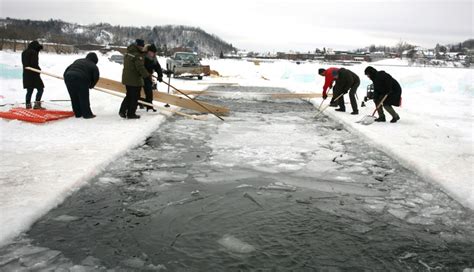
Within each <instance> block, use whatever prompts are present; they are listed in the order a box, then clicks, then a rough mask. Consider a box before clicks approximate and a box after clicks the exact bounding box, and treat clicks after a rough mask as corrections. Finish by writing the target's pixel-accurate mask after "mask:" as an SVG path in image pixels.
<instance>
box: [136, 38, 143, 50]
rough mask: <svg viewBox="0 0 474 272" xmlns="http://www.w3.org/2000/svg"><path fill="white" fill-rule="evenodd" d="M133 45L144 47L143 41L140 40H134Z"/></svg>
mask: <svg viewBox="0 0 474 272" xmlns="http://www.w3.org/2000/svg"><path fill="white" fill-rule="evenodd" d="M135 44H136V45H137V46H139V47H142V48H143V47H145V41H144V40H142V39H136V40H135Z"/></svg>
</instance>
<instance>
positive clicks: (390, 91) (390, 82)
mask: <svg viewBox="0 0 474 272" xmlns="http://www.w3.org/2000/svg"><path fill="white" fill-rule="evenodd" d="M364 73H365V74H366V75H367V76H368V77H369V78H370V80H372V82H373V83H374V102H375V105H376V106H377V105H378V104H379V103H380V101H382V99H383V97H384V96H385V95H387V98H386V99H385V101H384V102H383V108H385V110H386V111H387V112H388V113H390V115H391V116H392V120H391V121H390V123H396V122H397V121H398V120H400V116H399V115H398V113H397V112H395V110H394V109H393V107H392V106H397V107H398V106H400V102H401V96H402V87H400V84H399V83H398V81H396V80H395V79H394V78H393V77H392V76H391V75H389V74H388V73H386V72H385V71H377V70H376V69H375V68H374V67H372V66H368V67H367V68H365V71H364ZM383 108H382V107H379V108H378V109H377V112H378V114H379V117H378V118H377V119H375V121H376V122H385V114H384V112H383Z"/></svg>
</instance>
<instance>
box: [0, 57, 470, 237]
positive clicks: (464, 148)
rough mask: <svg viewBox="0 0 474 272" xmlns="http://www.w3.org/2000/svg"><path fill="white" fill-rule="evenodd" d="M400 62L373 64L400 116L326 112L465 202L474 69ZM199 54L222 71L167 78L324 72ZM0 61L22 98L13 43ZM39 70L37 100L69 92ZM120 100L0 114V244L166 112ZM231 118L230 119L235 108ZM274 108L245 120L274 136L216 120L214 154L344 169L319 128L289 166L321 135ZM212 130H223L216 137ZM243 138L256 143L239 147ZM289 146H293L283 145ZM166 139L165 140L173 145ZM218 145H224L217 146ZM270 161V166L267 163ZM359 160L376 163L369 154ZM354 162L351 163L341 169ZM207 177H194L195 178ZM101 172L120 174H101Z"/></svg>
mask: <svg viewBox="0 0 474 272" xmlns="http://www.w3.org/2000/svg"><path fill="white" fill-rule="evenodd" d="M84 56H85V54H82V55H56V54H49V53H41V54H40V66H41V67H42V69H43V70H45V71H49V72H52V73H55V74H59V75H61V74H62V73H63V71H64V69H65V68H66V67H67V66H68V65H69V64H70V63H72V62H73V61H74V60H75V59H77V58H79V57H84ZM107 57H108V56H107V55H101V54H99V63H98V66H99V68H100V71H101V75H102V76H104V77H108V78H112V79H116V80H119V79H120V76H121V71H122V66H121V65H119V64H116V63H111V62H109V61H108V60H107ZM160 62H161V63H162V64H163V63H164V62H165V61H164V59H162V58H160ZM403 62H404V61H400V60H385V61H383V62H380V63H378V64H379V66H377V69H380V70H385V71H387V72H388V73H390V74H391V75H392V76H393V77H394V78H396V79H397V80H398V81H399V82H400V84H401V85H402V88H403V106H402V107H401V108H397V109H396V110H397V111H398V112H399V114H400V116H401V120H400V121H399V122H398V123H396V124H390V123H374V124H371V125H369V126H363V125H360V124H357V123H355V121H357V120H359V119H360V118H361V116H363V115H366V114H368V113H371V111H372V110H373V108H374V106H373V105H372V103H371V102H369V103H367V104H368V106H367V107H366V108H360V112H361V113H360V115H359V116H352V115H350V114H347V113H346V114H343V113H335V112H334V111H333V110H332V109H331V108H329V109H328V110H326V111H325V114H327V115H330V116H332V117H333V118H336V119H337V120H339V121H340V122H341V123H342V124H343V125H344V127H347V128H349V129H350V131H351V132H353V133H357V134H358V135H362V136H363V137H365V138H366V139H367V140H368V142H370V143H371V144H373V145H374V146H375V147H377V148H380V149H382V150H383V151H385V152H387V153H388V154H389V155H391V156H392V157H394V158H396V159H397V160H398V161H400V162H401V163H402V164H403V165H404V166H406V167H408V168H410V169H413V170H414V171H416V172H417V173H419V174H420V175H422V176H423V177H424V178H426V179H427V180H429V181H433V182H435V183H436V184H439V186H441V188H443V189H444V190H445V191H446V192H448V193H449V194H450V195H451V196H452V197H454V198H455V199H456V200H457V201H459V202H460V203H462V204H463V205H464V206H466V207H470V208H471V209H472V208H474V183H473V181H472V177H473V176H474V168H473V167H472V165H474V151H473V148H474V145H473V126H472V124H473V123H474V122H473V117H474V116H473V112H472V108H473V105H472V104H473V97H474V96H473V94H474V87H473V85H472V78H473V75H474V70H473V69H447V68H420V67H402V66H393V65H394V64H396V65H398V64H402V65H405V64H406V63H403ZM206 64H209V65H211V67H212V69H213V70H217V71H218V72H219V74H221V75H223V77H221V78H213V77H206V78H204V79H203V80H202V81H191V80H176V82H175V83H174V85H175V86H177V87H178V88H180V89H185V90H202V89H203V88H205V87H206V85H204V84H201V83H212V84H218V83H226V82H237V83H238V84H239V85H242V86H264V87H283V88H287V89H289V90H291V91H293V92H298V93H300V92H318V93H319V92H321V89H322V86H323V80H324V79H323V78H322V77H320V76H319V75H317V73H316V72H317V69H318V68H320V67H322V68H327V67H328V66H327V65H320V64H316V63H302V64H301V65H297V64H295V63H292V62H289V61H275V62H273V63H261V65H259V66H256V65H254V64H253V63H252V62H246V61H236V60H227V59H226V60H206ZM375 64H377V63H375ZM367 65H368V64H367V63H363V64H361V65H354V66H351V67H350V68H349V69H351V70H353V71H354V72H356V73H357V74H358V75H360V78H361V87H360V88H359V91H358V95H359V98H361V97H363V96H364V94H365V87H366V86H367V84H369V83H370V81H369V80H368V79H367V78H366V77H365V76H364V75H363V74H364V73H363V70H364V69H365V67H366V66H367ZM383 65H387V66H383ZM0 68H1V69H2V74H1V75H0V84H1V86H2V89H1V90H0V100H1V103H23V102H24V95H25V91H24V90H23V89H22V82H21V78H19V76H18V71H20V70H21V58H20V52H16V53H13V52H8V51H1V52H0ZM3 71H8V72H5V73H3ZM7 74H8V75H7ZM10 75H12V76H10ZM42 78H43V81H44V82H45V85H46V88H45V93H44V96H43V98H44V100H46V101H49V100H51V99H69V96H68V94H67V91H66V89H65V86H64V83H63V82H62V81H60V80H57V79H53V78H49V77H46V76H42ZM264 78H265V79H264ZM159 90H162V91H164V90H166V87H165V86H164V85H163V84H159ZM242 96H244V94H242ZM420 98H423V103H420V102H419V101H420ZM310 101H311V102H312V103H313V104H314V105H315V106H316V107H317V106H319V104H320V102H321V100H320V99H311V100H310ZM120 102H121V99H120V98H115V97H111V96H109V95H106V94H103V93H99V92H96V91H91V105H92V110H93V111H94V113H95V114H97V116H98V117H97V118H95V119H93V120H83V119H67V120H62V121H57V122H52V123H49V124H45V125H33V124H28V123H24V122H19V121H5V120H0V138H1V144H0V152H1V154H2V156H3V158H7V159H3V160H1V162H0V172H1V173H2V176H1V177H0V214H1V215H2V216H1V217H0V226H1V227H0V228H1V230H0V245H1V244H4V243H5V242H6V241H7V240H8V239H10V238H12V237H14V236H16V235H17V234H19V233H20V232H22V231H24V230H26V229H28V227H29V226H30V225H31V224H32V223H33V222H34V221H35V220H36V219H38V218H39V217H40V216H41V215H43V214H45V213H46V212H47V211H48V210H50V209H51V208H53V207H55V206H57V205H58V204H60V203H61V202H62V201H63V200H64V198H65V197H67V196H68V195H69V194H71V193H72V192H74V191H75V190H77V188H80V187H81V186H83V185H84V184H86V183H87V181H88V180H89V179H90V178H91V177H93V176H94V175H96V174H97V173H98V172H100V171H101V169H103V168H104V167H105V166H106V165H108V164H109V163H111V162H113V161H114V159H115V158H117V157H118V156H120V155H121V154H123V153H124V152H125V151H126V150H128V149H129V148H131V147H133V146H136V145H137V144H139V143H140V142H143V141H144V140H145V139H146V137H147V136H148V135H149V134H150V133H151V132H152V131H154V130H155V129H156V128H158V127H159V124H160V122H162V121H163V120H164V117H163V116H162V115H159V114H150V113H148V114H145V113H143V114H142V115H143V118H141V119H140V120H135V121H133V122H132V121H128V120H122V119H121V118H119V117H118V115H117V109H118V107H119V105H120ZM45 106H46V107H49V108H55V109H63V110H64V109H70V105H69V104H68V103H67V102H66V103H63V102H47V103H45ZM348 106H349V105H348ZM3 109H5V110H6V109H7V108H3ZM3 109H2V110H3ZM139 114H140V112H139ZM234 118H236V120H238V118H239V117H238V116H237V117H234ZM281 118H282V120H287V123H286V124H285V125H279V126H272V125H271V124H265V123H263V122H255V124H253V125H258V126H262V128H263V129H264V131H265V132H266V133H267V134H268V135H271V136H272V137H269V138H266V139H262V138H261V137H258V133H256V132H255V131H252V130H247V131H242V130H241V129H242V126H241V125H240V124H239V123H238V122H233V123H232V124H228V123H225V122H224V123H221V124H220V125H219V128H218V135H216V138H215V139H213V140H211V142H214V144H215V147H216V148H218V149H220V150H219V152H218V154H219V155H217V156H216V157H215V158H214V160H213V161H214V162H215V163H219V164H221V165H222V167H229V166H235V165H236V163H237V162H238V163H239V164H243V165H245V166H246V167H249V168H253V169H260V170H266V171H268V172H269V173H278V172H298V174H301V175H302V176H311V175H314V174H315V173H324V172H326V171H335V170H338V169H339V170H340V169H342V166H340V165H337V164H335V163H333V162H331V161H330V160H331V159H332V158H334V157H336V156H338V155H340V151H342V149H343V147H342V146H332V145H331V144H330V139H324V138H323V139H318V141H321V142H323V143H322V144H324V141H326V142H327V143H326V144H327V148H325V149H324V148H323V149H322V150H320V151H321V152H317V153H316V154H310V156H311V163H308V164H306V165H300V166H294V165H296V164H292V165H293V166H292V167H288V165H289V164H288V162H292V163H294V162H298V161H303V158H306V157H304V156H307V155H303V154H307V153H306V152H307V151H308V150H318V149H320V147H316V145H318V144H321V142H319V143H318V144H317V143H315V142H314V135H310V134H308V133H306V131H292V129H294V126H293V125H292V124H291V120H293V119H292V118H294V117H293V116H284V115H282V116H281ZM250 125H252V124H250ZM321 130H324V128H321ZM217 139H220V140H222V142H220V143H221V144H220V143H219V142H218V141H217ZM345 140H348V139H345ZM349 140H350V139H349ZM244 141H245V142H250V143H253V144H254V146H253V147H250V148H247V149H240V148H239V146H240V144H241V143H242V142H244ZM263 142H265V143H268V142H269V143H270V145H268V146H271V148H270V147H268V148H259V145H260V144H261V143H263ZM289 146H291V147H292V149H293V150H298V152H288V150H289V149H288V148H287V147H289ZM169 148H170V150H172V149H173V148H174V147H173V146H170V147H169ZM226 152H227V155H224V154H225V153H226ZM158 155H159V154H158ZM235 158H237V159H238V160H235ZM281 158H285V159H281ZM267 162H268V163H267ZM270 163H271V164H272V165H273V166H272V167H271V168H268V165H269V164H270ZM366 163H367V164H371V165H374V166H375V165H376V163H375V162H373V161H366ZM239 166H240V165H239ZM360 169H361V168H357V166H353V167H351V168H350V169H349V170H352V171H357V170H360ZM381 173H382V174H383V172H381ZM345 174H347V175H342V174H340V176H341V178H342V179H341V181H344V179H346V181H347V178H354V177H353V176H351V175H350V174H351V173H350V172H345ZM182 177H184V176H182ZM205 179H206V177H202V180H203V181H204V180H205ZM209 179H210V180H213V181H219V177H217V176H216V177H215V178H214V179H213V178H212V175H210V176H209ZM100 182H104V183H108V182H111V183H112V182H119V180H107V179H102V180H100ZM292 185H294V186H299V185H297V184H292ZM432 197H433V196H432ZM429 199H430V196H428V195H420V196H419V200H416V199H413V200H412V205H418V204H420V203H423V202H425V201H428V200H429ZM433 199H435V198H434V197H433ZM371 205H375V207H376V209H375V210H380V208H381V205H379V204H371ZM369 209H370V208H369ZM433 215H434V214H433Z"/></svg>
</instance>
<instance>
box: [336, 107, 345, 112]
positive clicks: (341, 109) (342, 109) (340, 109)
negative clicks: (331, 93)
mask: <svg viewBox="0 0 474 272" xmlns="http://www.w3.org/2000/svg"><path fill="white" fill-rule="evenodd" d="M336 111H341V112H346V109H345V108H338V109H336Z"/></svg>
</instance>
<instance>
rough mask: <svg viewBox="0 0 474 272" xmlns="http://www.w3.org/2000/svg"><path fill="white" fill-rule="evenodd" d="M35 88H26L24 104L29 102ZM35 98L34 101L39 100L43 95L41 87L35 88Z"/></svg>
mask: <svg viewBox="0 0 474 272" xmlns="http://www.w3.org/2000/svg"><path fill="white" fill-rule="evenodd" d="M34 89H35V88H26V101H25V102H26V104H31V96H33V91H34ZM36 90H37V91H36V99H35V101H41V97H42V96H43V88H36Z"/></svg>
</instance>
